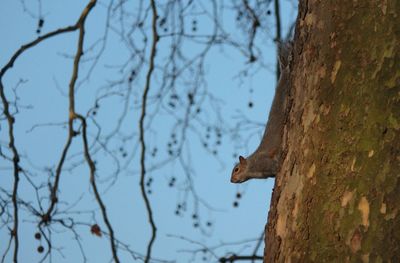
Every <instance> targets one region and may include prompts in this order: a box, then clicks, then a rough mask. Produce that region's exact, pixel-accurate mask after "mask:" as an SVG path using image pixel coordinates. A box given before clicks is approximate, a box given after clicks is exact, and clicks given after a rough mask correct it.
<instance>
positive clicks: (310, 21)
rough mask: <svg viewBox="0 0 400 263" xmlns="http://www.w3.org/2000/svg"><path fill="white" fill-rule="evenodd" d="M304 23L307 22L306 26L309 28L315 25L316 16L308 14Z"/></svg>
mask: <svg viewBox="0 0 400 263" xmlns="http://www.w3.org/2000/svg"><path fill="white" fill-rule="evenodd" d="M304 22H305V24H306V25H307V26H311V25H312V24H314V22H315V15H314V14H311V13H308V14H307V15H306V17H305V18H304Z"/></svg>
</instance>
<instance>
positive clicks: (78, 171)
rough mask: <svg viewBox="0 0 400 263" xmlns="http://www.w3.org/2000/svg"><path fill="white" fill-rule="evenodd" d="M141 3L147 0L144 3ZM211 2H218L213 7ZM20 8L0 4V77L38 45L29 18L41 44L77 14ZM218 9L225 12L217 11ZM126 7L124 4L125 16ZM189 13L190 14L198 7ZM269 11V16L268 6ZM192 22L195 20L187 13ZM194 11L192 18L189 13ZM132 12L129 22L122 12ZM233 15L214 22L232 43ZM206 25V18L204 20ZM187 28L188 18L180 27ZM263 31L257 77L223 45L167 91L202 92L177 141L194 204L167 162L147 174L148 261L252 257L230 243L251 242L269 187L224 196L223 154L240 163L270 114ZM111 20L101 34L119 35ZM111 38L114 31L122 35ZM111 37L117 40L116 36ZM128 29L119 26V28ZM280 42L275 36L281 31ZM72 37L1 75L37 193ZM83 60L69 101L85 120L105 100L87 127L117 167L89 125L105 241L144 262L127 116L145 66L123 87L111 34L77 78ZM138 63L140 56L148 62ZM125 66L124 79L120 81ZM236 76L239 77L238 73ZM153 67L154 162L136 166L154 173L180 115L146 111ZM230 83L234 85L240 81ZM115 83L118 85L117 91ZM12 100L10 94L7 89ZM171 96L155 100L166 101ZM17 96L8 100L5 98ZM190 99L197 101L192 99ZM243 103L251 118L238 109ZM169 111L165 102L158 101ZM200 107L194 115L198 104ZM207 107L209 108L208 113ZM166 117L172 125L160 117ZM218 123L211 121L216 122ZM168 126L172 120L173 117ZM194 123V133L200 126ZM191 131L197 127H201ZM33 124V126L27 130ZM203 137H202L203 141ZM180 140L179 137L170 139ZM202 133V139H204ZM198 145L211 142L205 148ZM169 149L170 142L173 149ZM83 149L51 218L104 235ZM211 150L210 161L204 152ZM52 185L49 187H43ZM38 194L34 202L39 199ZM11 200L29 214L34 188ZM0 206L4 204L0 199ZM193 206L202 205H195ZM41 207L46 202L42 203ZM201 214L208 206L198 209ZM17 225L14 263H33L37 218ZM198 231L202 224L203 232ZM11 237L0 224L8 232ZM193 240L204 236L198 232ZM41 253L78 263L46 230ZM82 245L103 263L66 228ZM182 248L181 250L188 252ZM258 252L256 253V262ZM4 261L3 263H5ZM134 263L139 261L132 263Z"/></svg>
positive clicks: (102, 16) (90, 241)
mask: <svg viewBox="0 0 400 263" xmlns="http://www.w3.org/2000/svg"><path fill="white" fill-rule="evenodd" d="M145 2H146V1H145ZM221 2H222V1H221ZM38 3H39V2H37V1H29V2H28V1H26V7H27V8H28V12H23V5H22V2H21V1H12V0H4V1H1V2H0V24H1V27H0V34H1V35H2V36H3V37H2V41H1V43H0V66H1V67H3V66H4V65H5V63H6V62H7V61H8V60H9V59H10V57H11V56H12V54H13V53H14V52H15V51H16V50H17V48H18V47H20V46H21V45H23V44H25V43H27V42H29V41H31V40H33V39H35V38H36V37H37V33H36V30H37V24H38V17H39V16H40V15H41V16H42V17H43V18H44V25H43V28H42V29H41V30H42V34H43V33H46V32H49V31H52V30H54V29H56V28H59V27H61V26H66V25H71V24H73V23H74V22H75V21H76V19H77V17H78V16H79V14H80V12H81V10H82V9H83V7H84V6H85V5H86V2H85V1H68V3H61V2H59V1H42V2H41V5H38ZM225 4H226V3H225ZM282 4H283V6H282V7H281V8H282V9H281V10H282V13H283V20H284V25H285V26H284V28H287V25H288V24H289V21H293V20H294V19H295V11H294V10H293V9H292V4H291V2H289V1H283V3H282ZM107 5H108V2H100V3H99V4H98V5H97V6H96V8H95V9H94V11H93V13H91V14H90V15H89V17H88V21H87V28H86V32H87V35H86V39H85V48H86V49H88V48H89V47H90V46H92V45H93V44H94V43H97V41H98V40H99V39H100V38H101V37H103V36H104V33H105V32H106V31H105V25H106V21H107V20H106V17H107ZM129 7H131V8H134V7H135V6H134V5H131V6H129ZM198 8H199V10H200V7H198ZM271 8H272V5H271ZM195 11H196V10H195ZM195 11H193V12H194V13H195ZM133 13H134V12H133ZM234 16H235V14H234V13H233V12H232V11H226V12H225V13H224V17H223V19H222V18H221V21H224V27H225V30H226V32H228V33H229V35H230V36H231V37H232V38H235V39H239V40H240V39H241V37H240V34H241V33H242V32H241V31H240V30H238V29H237V25H236V24H235V23H234V22H233V21H234ZM202 17H203V16H200V18H198V22H197V23H198V25H197V27H198V29H197V33H198V34H202V33H204V34H206V33H208V32H210V25H209V24H208V23H209V22H207V21H208V20H207V18H204V19H203V18H202ZM205 17H206V16H205ZM191 21H193V18H191V20H190V18H189V22H188V24H189V25H190V24H191V23H193V22H191ZM266 21H267V22H266V23H267V24H268V25H269V26H270V27H271V29H263V34H260V36H259V37H258V38H257V39H256V45H258V46H259V47H261V48H260V50H261V52H262V57H263V62H264V63H265V66H264V67H257V66H249V65H248V64H246V63H247V62H246V58H244V57H243V56H242V55H241V54H240V53H239V52H238V51H237V50H235V49H234V48H232V47H229V46H222V47H221V46H219V47H218V46H216V47H213V48H212V49H211V50H210V51H209V53H208V54H207V56H206V58H205V62H204V79H203V80H201V81H198V82H195V81H194V79H193V77H192V76H191V75H190V73H185V75H183V77H182V78H181V79H178V80H177V83H176V84H175V85H176V89H175V90H176V93H177V94H179V95H180V94H183V93H184V92H187V91H191V90H192V89H194V87H195V86H194V83H198V84H199V86H200V88H199V90H200V94H202V92H207V93H208V94H211V95H212V96H205V99H204V102H203V104H201V110H202V112H201V117H200V118H199V120H195V119H193V120H192V121H193V125H192V126H191V127H190V128H189V129H188V131H187V134H186V135H185V136H186V141H185V143H184V145H183V148H182V149H183V152H182V160H183V161H184V162H185V164H188V165H189V170H190V173H191V178H192V179H191V180H192V182H193V185H194V188H195V193H196V194H197V195H198V199H195V198H194V196H193V192H190V191H189V192H188V191H186V189H187V187H188V180H187V178H186V176H185V173H184V170H183V169H182V165H181V164H180V162H179V160H178V158H177V159H175V161H171V162H169V163H168V164H166V165H164V166H162V167H161V168H158V169H154V170H151V171H150V172H149V174H148V175H147V178H150V177H151V178H152V179H153V182H152V183H151V186H150V188H149V189H150V190H151V194H150V195H149V198H150V201H151V204H152V207H153V211H154V216H155V222H156V224H157V226H158V233H157V239H156V242H155V245H154V249H153V256H154V257H155V258H159V259H163V260H171V261H176V262H188V261H190V260H192V261H193V262H203V257H205V259H206V260H205V262H215V261H216V259H215V257H213V256H212V255H211V254H210V253H206V254H202V253H197V254H193V253H192V252H193V251H196V250H201V249H202V246H201V245H199V244H202V245H205V246H208V247H214V246H219V245H221V247H220V248H218V249H216V250H215V253H216V254H217V255H218V256H223V255H225V254H226V253H228V252H235V253H239V252H240V253H242V254H249V253H252V250H253V248H254V244H255V243H254V242H248V243H243V244H240V245H229V243H232V242H237V241H243V240H249V239H255V238H258V237H259V236H260V234H261V233H262V231H263V229H264V226H265V221H266V217H267V212H268V211H267V209H268V207H269V200H270V195H271V191H272V187H273V180H272V179H268V180H257V181H249V182H248V183H245V184H243V185H239V186H238V185H233V184H231V183H230V182H229V178H230V172H231V169H232V167H233V164H234V163H235V160H236V159H235V158H233V154H234V153H237V154H242V155H244V156H246V155H247V154H249V153H251V152H252V151H253V150H254V149H255V148H256V147H257V145H258V143H259V140H260V138H261V136H262V132H263V129H264V128H263V124H264V123H265V121H266V119H267V116H268V115H267V114H268V109H269V107H270V105H271V102H272V98H273V92H274V88H275V83H276V79H275V73H274V71H273V69H274V68H275V61H276V59H275V58H276V54H275V46H274V43H273V42H272V41H271V39H270V37H271V36H273V34H274V33H273V32H274V30H272V28H273V23H274V21H273V19H272V17H271V19H270V20H268V19H266ZM117 22H118V20H117V19H114V20H113V19H111V20H110V23H114V24H113V25H115V27H117V26H116V25H118V23H117ZM121 28H122V27H121ZM121 28H120V29H121ZM126 29H127V30H129V27H126ZM284 32H285V31H284ZM76 41H77V32H74V33H68V34H64V35H61V36H57V37H55V38H52V39H49V40H48V41H45V42H42V43H41V44H39V45H37V46H35V47H34V48H32V49H30V50H29V51H27V52H25V53H24V54H23V55H22V56H20V57H19V59H18V60H17V62H16V63H15V65H14V67H13V68H12V69H10V70H9V71H8V72H7V73H6V75H5V77H4V79H3V83H4V86H5V89H6V94H7V96H8V98H9V99H10V100H16V99H17V98H18V105H19V109H18V110H19V111H18V114H17V115H16V124H15V129H16V135H15V136H16V141H17V147H18V150H19V151H20V153H21V155H22V156H23V157H24V158H23V160H22V162H21V164H22V166H23V167H24V168H25V169H28V170H29V171H31V172H32V174H31V175H30V176H31V178H32V180H33V181H34V182H35V184H37V185H40V184H44V185H46V184H47V181H48V180H49V179H48V178H49V175H50V174H51V172H46V171H52V169H54V167H55V166H56V164H57V162H58V160H59V158H60V155H61V150H62V147H63V145H64V142H65V140H66V138H67V129H65V122H66V121H67V117H68V99H67V97H66V94H67V91H68V83H69V79H70V76H71V72H72V57H73V55H74V54H75V49H76ZM168 41H169V40H168V38H167V37H165V38H162V39H161V42H160V46H159V53H158V54H157V57H156V63H159V65H163V63H164V60H163V59H164V57H165V55H167V54H168V47H169V46H170V43H169V42H168ZM99 43H100V44H97V45H94V47H93V49H89V50H87V52H85V55H84V57H83V59H84V60H83V62H82V63H81V71H80V73H81V74H80V78H79V80H78V83H80V85H79V86H78V87H77V92H76V107H77V111H78V112H80V113H82V114H86V113H87V112H91V113H92V112H93V105H94V104H95V102H96V99H98V98H100V97H101V96H102V95H104V94H106V93H107V92H108V93H107V94H110V93H115V94H116V95H115V96H114V95H110V96H108V97H107V98H105V99H101V100H99V102H100V107H99V109H98V110H97V111H96V116H93V119H94V120H96V122H97V123H99V124H100V125H101V127H102V129H101V133H100V134H101V135H102V136H105V137H106V136H110V138H111V139H110V142H109V145H108V147H109V150H110V151H111V152H112V155H115V156H117V157H118V159H119V160H120V165H121V171H120V172H119V174H118V176H117V177H116V176H114V173H115V171H116V169H117V164H116V162H115V160H114V159H113V157H112V155H111V154H108V153H107V151H104V150H101V147H100V146H98V145H97V146H96V143H95V142H94V141H95V137H96V134H97V133H98V132H99V130H98V129H97V128H96V127H95V124H94V122H91V123H90V124H89V132H90V136H91V143H93V144H92V145H93V148H91V150H92V154H93V155H94V156H95V160H96V161H97V166H98V174H97V176H98V177H97V178H98V182H99V187H100V189H101V192H102V194H103V198H104V202H105V203H106V205H107V209H108V210H107V211H108V213H109V216H110V221H111V223H112V224H113V226H114V230H115V232H116V237H117V239H118V240H120V241H121V242H123V243H125V244H129V246H130V248H132V249H133V250H134V251H136V252H138V253H141V254H144V253H145V249H146V245H147V242H148V240H149V238H150V228H149V225H148V223H147V214H146V211H145V210H144V203H143V199H142V197H141V194H140V189H139V174H138V172H139V168H140V167H139V150H140V148H138V143H137V132H138V126H137V125H138V116H139V113H140V111H139V110H140V107H139V106H140V105H139V104H137V103H136V102H140V98H141V91H142V90H143V85H144V72H145V71H146V70H147V64H144V66H143V67H144V68H143V69H142V71H140V73H139V74H138V75H139V76H138V77H137V78H136V79H135V80H134V81H133V82H132V83H131V84H129V83H128V81H126V80H127V76H128V73H129V72H130V71H132V69H133V68H135V65H136V64H135V60H136V59H138V58H136V57H130V52H129V47H127V45H126V43H124V40H123V39H122V38H121V36H120V35H118V34H116V31H115V30H114V31H113V30H111V29H109V30H108V32H107V40H106V42H104V43H105V49H104V52H102V53H101V57H100V59H99V61H98V62H97V63H96V65H95V67H94V68H93V71H91V74H90V77H89V78H87V79H85V78H84V76H87V74H88V72H89V71H90V70H91V68H92V65H93V60H92V59H91V58H93V57H95V55H96V54H99V52H100V50H101V47H102V42H101V41H100V42H99ZM200 48H201V45H198V44H195V43H193V42H190V41H187V42H185V43H184V44H183V46H182V50H183V51H184V52H185V54H186V55H187V56H190V55H191V54H193V53H196V52H197V51H198V50H200ZM147 54H148V53H147ZM124 63H126V65H127V66H126V68H124V69H123V70H121V68H122V65H124ZM244 69H247V75H243V74H241V72H242V73H243V70H244ZM162 76H163V75H162V68H161V67H160V68H159V69H157V70H156V72H155V74H154V76H153V82H152V86H151V91H150V100H149V114H150V115H149V118H148V120H147V122H146V124H147V126H146V127H147V128H146V134H145V136H146V144H147V145H148V149H149V152H151V151H152V150H153V149H154V148H157V155H156V156H155V157H154V158H153V157H152V156H151V154H150V153H149V154H148V156H147V165H148V167H153V166H154V165H156V166H158V165H159V164H160V162H161V161H162V160H165V159H167V158H168V142H169V141H170V138H171V133H172V131H173V130H174V127H175V126H174V125H176V118H178V117H179V116H182V112H183V111H181V110H179V108H176V109H169V108H168V106H165V107H164V106H163V107H164V108H161V110H159V111H157V104H156V103H155V102H154V103H152V102H153V101H156V99H155V98H156V95H157V93H158V92H159V91H160V89H161V83H162ZM238 76H242V77H241V78H239V77H238ZM121 79H123V80H125V81H124V82H123V83H118V81H119V80H121ZM14 89H15V90H16V93H14V92H13V90H14ZM171 92H173V90H172V91H170V92H169V93H165V94H164V95H165V96H170V95H171V94H172V93H171ZM15 94H17V96H16V95H15ZM127 96H128V98H129V100H128V101H129V105H128V107H127V111H128V113H127V115H126V118H125V119H124V121H123V123H122V125H121V132H118V133H115V134H114V132H113V131H114V129H115V127H116V123H117V120H118V118H120V116H121V113H122V112H123V110H124V105H125V103H126V98H127ZM200 97H201V96H199V98H200ZM249 102H252V103H253V105H254V106H253V107H252V108H249V107H248V104H249ZM165 105H168V102H167V101H166V102H165ZM199 105H200V104H199ZM214 107H215V108H214ZM171 112H172V115H171ZM216 112H218V114H219V115H216V114H215V113H216ZM174 115H176V116H178V117H176V116H175V117H174ZM243 116H245V118H247V119H249V120H250V121H252V122H254V125H253V124H252V125H248V126H246V127H242V128H243V131H240V134H241V137H235V136H233V135H234V134H235V125H236V124H237V123H238V121H240V120H242V119H243V118H244V117H243ZM201 121H203V122H201ZM202 123H203V124H204V126H202ZM0 125H1V126H0V138H1V139H0V143H1V147H2V150H3V151H4V152H5V153H6V154H8V153H9V150H7V147H6V145H7V144H8V136H7V125H6V122H5V121H4V120H3V119H2V120H1V122H0ZM37 125H38V126H37ZM207 127H211V128H210V129H209V130H210V131H207ZM215 128H218V129H220V130H221V132H222V133H223V136H222V138H221V145H220V146H218V145H215V142H216V140H217V139H218V138H217V137H218V136H216V134H217V133H218V132H216V130H215ZM176 134H177V137H178V139H179V138H181V137H180V135H181V133H180V129H178V130H177V132H176ZM207 134H209V135H207ZM207 136H209V137H210V138H209V139H207ZM207 140H208V144H209V147H208V148H207V149H205V148H204V146H203V143H204V142H205V141H207ZM178 143H179V142H178ZM81 149H82V142H81V139H80V138H77V139H75V141H74V143H73V145H72V148H71V150H70V154H69V155H68V162H67V165H66V167H65V170H64V171H63V174H62V179H61V188H60V191H59V198H60V199H61V200H63V201H65V203H64V202H61V203H60V204H59V207H58V208H59V210H60V211H65V213H63V212H61V213H60V218H61V217H63V216H64V218H68V217H69V216H72V217H74V218H75V220H77V222H78V221H79V222H82V223H85V224H94V223H97V224H99V225H100V227H101V228H102V229H104V230H105V226H104V223H103V221H102V218H101V216H100V213H99V210H98V205H97V203H96V202H95V200H94V196H93V191H92V190H91V188H90V185H89V179H88V178H89V171H88V168H87V167H86V166H85V165H84V163H82V154H81ZM214 150H217V155H214V154H213V151H214ZM125 155H126V156H125ZM10 167H11V163H9V162H7V161H6V160H5V159H3V158H0V173H1V176H0V185H1V187H2V188H3V189H8V190H9V189H11V187H12V183H13V180H12V170H11V169H10ZM172 178H176V179H175V180H176V183H175V184H174V187H169V182H170V181H171V180H172ZM50 180H51V179H50ZM46 191H48V190H47V189H46V187H44V188H43V189H42V190H41V192H40V194H41V195H42V196H43V197H46V195H47V194H46V193H47V192H46ZM237 192H240V193H241V194H242V198H241V199H240V201H239V206H238V207H237V208H234V207H233V205H232V204H233V202H234V201H235V200H236V199H235V195H236V193H237ZM19 193H20V196H21V198H22V199H23V200H27V201H29V202H31V204H32V205H33V206H35V207H38V203H37V199H36V197H35V192H34V190H33V188H32V187H31V186H30V185H29V183H28V182H27V180H26V178H24V177H23V178H22V180H21V184H20V188H19ZM2 196H4V195H2ZM203 201H204V203H202V202H203ZM43 202H44V203H46V202H45V201H43ZM182 202H186V211H181V213H180V215H178V216H177V215H176V214H175V210H176V209H177V206H178V205H179V204H182ZM204 204H207V205H210V207H208V206H207V205H204ZM20 211H21V212H20V213H21V216H20V218H21V224H20V226H21V227H20V239H21V244H20V257H19V258H20V260H21V262H26V261H27V260H28V259H29V262H38V261H39V260H40V259H41V257H42V254H39V253H37V251H36V249H37V247H38V246H39V245H44V247H45V249H46V245H45V244H44V242H43V241H38V240H36V239H34V233H35V232H36V231H37V230H36V224H37V218H34V217H32V216H31V215H30V214H29V212H27V211H25V210H24V209H23V208H21V210H20ZM193 214H196V216H197V217H198V219H199V224H200V226H201V227H197V228H195V227H193V224H194V223H195V221H194V220H193ZM3 222H4V218H3V221H2V228H0V240H2V242H0V251H1V253H2V254H3V252H4V251H5V249H6V245H7V242H3V240H8V238H9V231H8V230H7V224H3ZM210 223H211V226H208V225H207V224H210ZM8 226H9V227H11V224H9V225H8ZM201 230H203V231H201ZM52 231H53V235H52V243H53V245H54V248H55V249H54V251H53V253H52V259H53V262H81V261H83V257H82V255H81V253H80V250H79V246H78V243H77V242H76V241H75V239H74V237H75V236H74V235H73V233H72V232H71V231H68V230H66V229H65V228H62V227H60V226H54V228H52ZM76 231H77V233H78V234H79V237H80V240H81V243H82V245H83V248H84V250H85V255H86V257H87V259H88V262H109V261H110V259H111V252H110V250H109V241H108V239H106V238H105V237H102V238H99V237H97V236H94V235H92V234H90V229H89V227H88V226H87V225H80V226H77V228H76ZM189 240H191V241H189ZM262 251H263V246H262V247H261V249H260V250H259V253H258V254H262ZM11 254H12V253H8V255H7V257H6V260H5V262H10V261H11ZM119 256H120V257H121V260H122V261H123V262H128V261H132V260H131V257H130V255H129V253H127V252H124V251H123V250H122V249H120V250H119ZM138 262H140V260H138Z"/></svg>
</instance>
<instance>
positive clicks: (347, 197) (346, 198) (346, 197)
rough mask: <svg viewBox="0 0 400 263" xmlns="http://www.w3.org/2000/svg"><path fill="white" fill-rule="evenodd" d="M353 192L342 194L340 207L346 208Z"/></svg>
mask: <svg viewBox="0 0 400 263" xmlns="http://www.w3.org/2000/svg"><path fill="white" fill-rule="evenodd" d="M353 194H354V193H353V192H352V191H350V192H349V191H346V192H345V193H344V194H343V197H342V207H345V206H347V205H348V203H349V202H350V201H351V200H352V199H353Z"/></svg>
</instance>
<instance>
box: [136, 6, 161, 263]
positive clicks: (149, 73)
mask: <svg viewBox="0 0 400 263" xmlns="http://www.w3.org/2000/svg"><path fill="white" fill-rule="evenodd" d="M151 11H152V16H153V17H152V29H151V30H152V33H153V40H152V41H153V42H152V45H151V50H150V58H149V68H148V71H147V75H146V83H145V87H144V90H143V97H142V113H141V115H140V121H139V141H140V145H141V148H142V150H141V153H140V167H141V173H140V189H141V191H142V196H143V200H144V202H145V205H146V210H147V214H148V217H149V223H150V226H151V238H150V241H149V243H148V245H147V253H146V258H145V259H144V262H145V263H148V262H149V261H150V259H151V249H152V246H153V243H154V240H155V239H156V233H157V228H156V225H155V223H154V218H153V212H152V209H151V205H150V201H149V198H148V197H147V194H146V189H145V177H146V160H145V158H146V144H145V138H144V133H145V130H144V129H145V127H144V119H145V117H146V109H147V108H146V107H147V96H148V93H149V90H150V84H151V83H150V81H151V77H152V73H153V71H154V60H155V57H156V49H157V42H158V40H159V36H158V34H157V18H158V15H157V9H156V4H155V2H154V0H152V1H151Z"/></svg>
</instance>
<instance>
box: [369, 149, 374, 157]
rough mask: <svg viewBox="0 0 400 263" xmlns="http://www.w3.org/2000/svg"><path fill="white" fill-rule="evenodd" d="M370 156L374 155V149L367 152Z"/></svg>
mask: <svg viewBox="0 0 400 263" xmlns="http://www.w3.org/2000/svg"><path fill="white" fill-rule="evenodd" d="M372 156H374V150H370V151H369V152H368V157H369V158H371V157H372Z"/></svg>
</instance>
